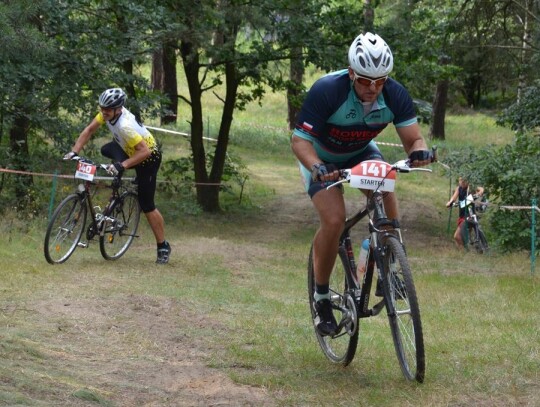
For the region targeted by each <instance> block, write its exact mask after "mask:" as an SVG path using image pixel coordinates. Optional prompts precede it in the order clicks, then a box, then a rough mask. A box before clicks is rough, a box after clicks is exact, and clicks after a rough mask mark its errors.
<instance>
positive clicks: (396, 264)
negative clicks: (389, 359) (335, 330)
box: [382, 236, 425, 383]
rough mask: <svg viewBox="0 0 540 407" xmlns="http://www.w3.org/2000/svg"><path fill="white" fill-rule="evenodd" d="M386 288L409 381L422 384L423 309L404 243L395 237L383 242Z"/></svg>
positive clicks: (399, 353) (398, 351)
mask: <svg viewBox="0 0 540 407" xmlns="http://www.w3.org/2000/svg"><path fill="white" fill-rule="evenodd" d="M383 247H384V250H383V270H382V277H383V288H384V297H385V306H386V309H387V313H388V320H389V322H390V330H391V331H392V339H393V341H394V347H395V349H396V354H397V357H398V360H399V364H400V366H401V370H402V372H403V374H404V375H405V377H406V378H407V379H408V380H417V381H418V382H420V383H422V382H423V381H424V375H425V354H424V339H423V334H422V323H421V320H420V309H419V307H418V300H417V296H416V289H415V287H414V282H413V278H412V273H411V269H410V267H409V263H408V261H407V255H406V254H405V250H404V248H403V245H402V244H401V243H400V242H399V240H398V239H397V238H396V237H394V236H388V237H386V239H385V241H384V242H383Z"/></svg>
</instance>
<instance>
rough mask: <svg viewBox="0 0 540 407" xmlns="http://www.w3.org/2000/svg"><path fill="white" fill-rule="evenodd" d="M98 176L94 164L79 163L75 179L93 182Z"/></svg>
mask: <svg viewBox="0 0 540 407" xmlns="http://www.w3.org/2000/svg"><path fill="white" fill-rule="evenodd" d="M95 174H96V166H95V165H94V164H88V163H83V162H82V161H79V162H78V163H77V170H76V171H75V178H78V179H84V180H86V181H92V180H93V179H94V175H95Z"/></svg>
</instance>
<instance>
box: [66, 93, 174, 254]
mask: <svg viewBox="0 0 540 407" xmlns="http://www.w3.org/2000/svg"><path fill="white" fill-rule="evenodd" d="M126 98H127V96H126V94H125V93H124V91H123V90H122V89H120V88H112V89H107V90H106V91H105V92H103V93H102V94H101V96H100V97H99V108H100V111H99V113H98V114H97V115H96V116H95V117H94V119H93V120H92V121H91V122H90V124H89V125H88V126H86V128H85V129H84V130H83V131H82V132H81V134H80V135H79V138H78V139H77V141H76V142H75V145H74V146H73V148H72V149H71V151H70V152H69V153H67V154H66V155H65V156H64V159H70V158H71V157H73V156H74V155H78V154H79V152H80V151H81V150H82V148H83V147H84V146H85V145H86V143H87V142H88V141H89V140H90V138H91V137H92V135H93V134H94V133H95V132H96V131H97V129H98V128H99V127H100V126H102V125H103V124H106V125H107V127H108V128H109V130H110V131H111V133H112V134H113V141H111V142H109V143H107V144H105V145H104V146H103V147H102V148H101V154H103V155H104V156H105V157H108V158H111V159H112V160H113V161H114V164H111V166H110V167H109V171H110V172H112V173H113V174H115V175H120V176H121V175H122V173H123V172H124V170H125V169H127V168H134V169H135V172H136V174H137V189H138V191H137V192H138V197H139V204H140V206H141V210H142V211H143V213H144V214H145V216H146V219H147V220H148V223H149V225H150V228H151V229H152V232H153V233H154V236H155V238H156V243H157V260H156V263H158V264H164V263H168V261H169V257H170V254H171V246H170V244H169V242H167V241H166V240H165V222H164V220H163V216H162V215H161V213H160V212H159V210H158V209H157V208H156V206H155V203H154V196H155V193H156V177H157V172H158V170H159V166H160V165H161V151H160V150H159V148H158V146H157V143H156V140H155V139H154V136H152V134H151V133H150V132H149V131H148V130H147V129H146V127H144V125H143V124H142V123H140V122H138V121H137V119H136V118H135V116H134V115H133V114H132V113H131V112H130V111H129V110H127V109H126V108H125V107H124V104H125V101H126Z"/></svg>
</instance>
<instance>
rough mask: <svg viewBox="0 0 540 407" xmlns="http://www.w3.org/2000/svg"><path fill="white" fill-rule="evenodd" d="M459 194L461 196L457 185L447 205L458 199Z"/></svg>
mask: <svg viewBox="0 0 540 407" xmlns="http://www.w3.org/2000/svg"><path fill="white" fill-rule="evenodd" d="M458 196H459V187H456V190H455V191H454V193H453V194H452V197H451V198H450V200H449V201H448V202H447V203H446V207H447V208H449V207H450V206H451V205H452V204H453V203H454V202H455V201H456V199H458Z"/></svg>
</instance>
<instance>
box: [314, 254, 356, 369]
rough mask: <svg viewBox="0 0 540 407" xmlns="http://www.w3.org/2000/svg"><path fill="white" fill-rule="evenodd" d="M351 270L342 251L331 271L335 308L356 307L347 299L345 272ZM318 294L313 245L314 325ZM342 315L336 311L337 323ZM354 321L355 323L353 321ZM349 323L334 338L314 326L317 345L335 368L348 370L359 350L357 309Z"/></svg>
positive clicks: (348, 297)
mask: <svg viewBox="0 0 540 407" xmlns="http://www.w3.org/2000/svg"><path fill="white" fill-rule="evenodd" d="M347 267H349V263H348V258H347V254H346V253H345V251H344V249H343V248H342V247H340V250H339V254H338V256H337V258H336V263H335V265H334V268H333V270H332V275H331V277H330V293H331V296H332V303H333V304H334V305H335V308H339V307H341V308H343V307H355V306H356V305H355V304H354V301H353V299H352V298H351V297H350V296H348V295H346V292H347V290H348V289H349V287H348V284H347V279H346V275H345V273H346V270H347ZM314 293H315V274H314V270H313V245H312V246H311V249H310V251H309V261H308V298H309V309H310V310H311V319H312V321H313V320H314V319H315V317H316V313H315V309H314V307H313V305H314V301H315V300H314V297H313V295H314ZM339 312H340V311H335V312H334V315H335V316H336V320H337V321H338V323H339V321H340V319H343V317H344V313H343V312H342V313H341V318H339V317H338V316H339V315H338V314H339ZM353 319H354V320H353ZM348 321H349V322H348V323H346V324H345V326H344V327H343V329H342V330H341V331H340V332H339V333H338V334H336V335H334V336H322V335H320V334H319V332H318V331H317V327H316V326H315V323H314V324H313V328H314V330H315V336H316V337H317V341H318V342H319V345H320V347H321V349H322V351H323V353H324V354H325V356H326V357H327V358H328V359H329V360H330V361H332V362H334V363H336V364H341V365H343V366H347V365H348V364H349V363H350V362H351V361H352V360H353V358H354V355H355V353H356V346H357V344H358V333H359V329H358V318H357V316H356V309H354V318H350V319H349V320H348Z"/></svg>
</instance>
